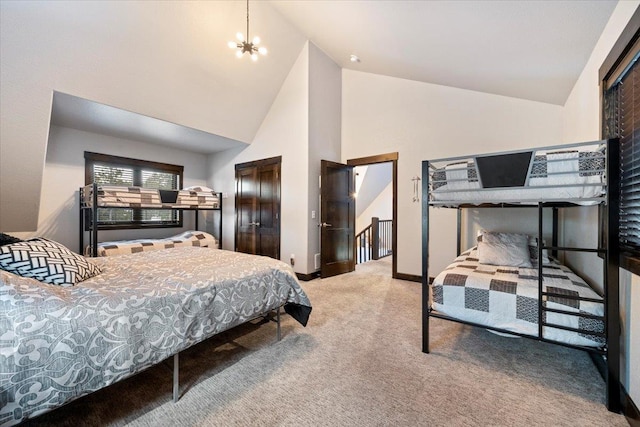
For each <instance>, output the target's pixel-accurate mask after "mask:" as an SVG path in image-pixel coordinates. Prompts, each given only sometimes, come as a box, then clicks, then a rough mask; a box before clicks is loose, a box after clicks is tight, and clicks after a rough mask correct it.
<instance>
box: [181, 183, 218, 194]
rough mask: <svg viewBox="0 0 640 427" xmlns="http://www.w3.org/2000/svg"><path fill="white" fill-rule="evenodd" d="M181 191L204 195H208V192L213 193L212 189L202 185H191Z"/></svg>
mask: <svg viewBox="0 0 640 427" xmlns="http://www.w3.org/2000/svg"><path fill="white" fill-rule="evenodd" d="M183 190H187V191H196V192H204V193H208V192H211V193H213V189H212V188H209V187H204V186H202V185H192V186H191V187H187V188H183Z"/></svg>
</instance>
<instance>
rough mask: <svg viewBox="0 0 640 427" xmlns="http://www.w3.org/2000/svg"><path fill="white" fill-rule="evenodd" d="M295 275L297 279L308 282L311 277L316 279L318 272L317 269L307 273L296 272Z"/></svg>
mask: <svg viewBox="0 0 640 427" xmlns="http://www.w3.org/2000/svg"><path fill="white" fill-rule="evenodd" d="M296 277H298V279H299V280H302V281H304V282H308V281H309V280H313V279H316V278H318V277H320V272H319V271H314V272H313V273H309V274H304V273H296Z"/></svg>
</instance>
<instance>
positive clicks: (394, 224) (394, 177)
mask: <svg viewBox="0 0 640 427" xmlns="http://www.w3.org/2000/svg"><path fill="white" fill-rule="evenodd" d="M347 165H349V166H354V167H356V170H358V169H359V168H360V167H362V166H373V167H374V168H376V169H378V170H379V171H381V173H388V172H382V171H383V170H384V169H385V168H384V167H378V166H383V165H389V166H390V169H391V171H390V172H391V218H390V219H391V221H390V222H391V224H390V234H391V236H390V238H391V239H390V240H391V242H390V251H391V257H392V261H391V265H392V267H391V276H392V277H393V278H398V277H397V276H398V260H397V258H398V257H397V253H398V251H397V249H398V239H397V235H398V221H397V217H398V153H397V152H395V153H387V154H380V155H377V156H369V157H361V158H357V159H350V160H347ZM387 170H388V169H387ZM381 179H382V181H381V182H383V183H384V177H382V178H381ZM364 185H366V183H365V184H364ZM378 186H381V184H380V183H379V184H378ZM378 190H381V189H374V192H378ZM358 199H360V200H362V197H360V195H358V197H356V209H358V208H357V206H358V202H359V200H358ZM384 212H385V215H386V211H384ZM361 213H363V212H361ZM376 218H377V219H378V220H381V221H385V220H388V219H389V218H380V217H376ZM374 221H376V220H374ZM383 224H384V225H385V226H388V225H389V224H388V223H386V222H384V223H383ZM379 230H384V228H379V227H376V229H375V230H374V231H373V232H372V233H374V234H375V239H373V238H372V239H371V240H370V241H374V240H375V241H376V245H375V248H374V249H375V250H379V249H380V245H382V247H383V249H380V250H379V252H378V254H384V253H385V252H386V251H387V249H384V247H385V244H386V247H389V244H388V242H384V243H383V240H388V237H389V236H383V239H382V240H381V239H380V237H381V235H380V234H379V233H382V234H384V233H385V232H384V231H381V232H379ZM359 231H361V230H357V232H359ZM355 249H356V250H357V249H358V248H355ZM378 254H377V255H378ZM357 256H358V254H356V258H357ZM375 257H376V258H377V256H375Z"/></svg>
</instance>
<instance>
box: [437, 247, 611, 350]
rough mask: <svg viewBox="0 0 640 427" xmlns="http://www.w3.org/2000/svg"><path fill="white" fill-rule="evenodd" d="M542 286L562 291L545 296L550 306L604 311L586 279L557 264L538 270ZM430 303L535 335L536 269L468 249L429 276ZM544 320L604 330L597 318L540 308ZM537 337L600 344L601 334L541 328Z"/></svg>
mask: <svg viewBox="0 0 640 427" xmlns="http://www.w3.org/2000/svg"><path fill="white" fill-rule="evenodd" d="M542 277H543V282H542V283H543V287H544V289H543V290H544V291H546V292H549V293H554V294H557V295H565V296H567V297H569V298H567V297H565V298H563V297H562V296H549V297H545V300H544V301H543V304H544V306H545V307H547V308H550V309H560V310H565V311H570V312H574V313H582V314H587V315H595V316H604V304H603V303H602V302H593V301H584V300H577V299H574V298H575V297H584V298H590V299H596V300H600V301H602V298H601V297H600V296H599V295H598V294H597V293H596V292H595V291H594V290H592V289H591V288H590V287H589V285H587V283H585V282H584V280H582V279H581V278H580V277H579V276H577V275H576V274H575V273H573V272H572V271H571V270H570V269H569V268H568V267H566V266H564V265H561V264H555V263H554V264H550V265H545V266H543V269H542ZM431 291H432V308H433V309H435V310H436V311H437V312H439V313H442V314H446V315H449V316H451V317H455V318H457V319H460V320H465V321H469V322H474V323H478V324H481V325H485V326H493V327H497V328H501V329H506V330H508V331H513V332H519V333H522V334H527V335H534V336H537V335H538V269H537V268H519V267H501V266H495V265H486V264H480V263H479V262H478V252H477V249H476V248H473V249H471V250H469V251H467V252H464V253H463V254H462V255H460V256H459V257H457V258H456V259H455V260H454V262H453V263H452V264H450V265H449V266H448V267H447V268H446V269H445V270H444V271H442V272H441V273H440V274H439V275H438V276H436V278H435V279H434V281H433V285H432V288H431ZM543 319H545V320H546V322H547V323H552V324H555V325H561V326H567V327H570V328H575V329H580V330H583V331H590V332H604V323H603V321H602V320H599V319H592V318H588V317H579V316H574V315H568V314H560V313H554V312H543ZM543 337H544V338H547V339H549V340H553V341H559V342H563V343H567V344H573V345H581V346H588V347H601V346H603V345H604V344H605V340H604V338H602V337H598V336H594V335H589V334H585V333H582V332H573V331H568V330H563V329H559V328H552V327H547V326H545V327H543Z"/></svg>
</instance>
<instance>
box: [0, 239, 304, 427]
mask: <svg viewBox="0 0 640 427" xmlns="http://www.w3.org/2000/svg"><path fill="white" fill-rule="evenodd" d="M92 262H94V263H95V264H97V265H98V266H99V267H100V268H101V269H102V273H100V274H98V275H97V276H95V277H92V278H90V279H87V280H85V281H83V282H80V283H78V284H76V285H75V286H71V287H61V286H55V285H49V284H44V283H41V282H38V281H37V280H35V279H32V278H25V277H20V276H17V275H15V274H12V273H9V272H6V271H3V270H0V391H1V393H0V425H12V424H17V423H19V422H21V421H23V420H25V419H27V418H31V417H34V416H36V415H38V414H41V413H44V412H47V411H50V410H52V409H54V408H56V407H58V406H60V405H63V404H65V403H67V402H69V401H71V400H73V399H76V398H78V397H80V396H82V395H85V394H88V393H90V392H93V391H96V390H98V389H100V388H102V387H105V386H108V385H110V384H112V383H115V382H116V381H119V380H122V379H124V378H126V377H129V376H131V375H133V374H135V373H137V372H139V371H142V370H143V369H145V368H147V367H149V366H152V365H154V364H157V363H158V362H161V361H162V360H164V359H167V358H168V357H171V356H172V355H173V354H175V353H177V352H179V351H181V350H184V349H186V348H188V347H190V346H191V345H193V344H195V343H198V342H200V341H202V340H204V339H206V338H208V337H210V336H213V335H215V334H217V333H219V332H222V331H224V330H227V329H230V328H232V327H234V326H236V325H239V324H242V323H245V322H247V321H249V320H252V319H254V318H256V317H259V316H261V315H263V314H266V313H268V312H269V311H271V310H274V309H277V308H278V307H281V306H282V305H284V307H285V311H287V312H288V313H289V314H291V315H292V316H293V317H294V318H296V320H298V321H299V322H300V323H302V324H303V325H306V323H307V319H308V316H309V314H310V312H311V304H310V302H309V299H308V298H307V296H306V294H305V292H304V291H303V289H302V288H301V287H300V284H299V282H298V281H297V279H296V276H295V273H294V272H293V270H292V269H291V267H290V266H288V265H287V264H285V263H284V262H281V261H279V260H274V259H272V258H267V257H261V256H255V255H247V254H242V253H236V252H230V251H224V250H217V249H208V248H198V247H182V248H173V249H166V250H162V251H152V252H141V253H136V254H130V255H121V256H117V257H104V258H94V259H92Z"/></svg>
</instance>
